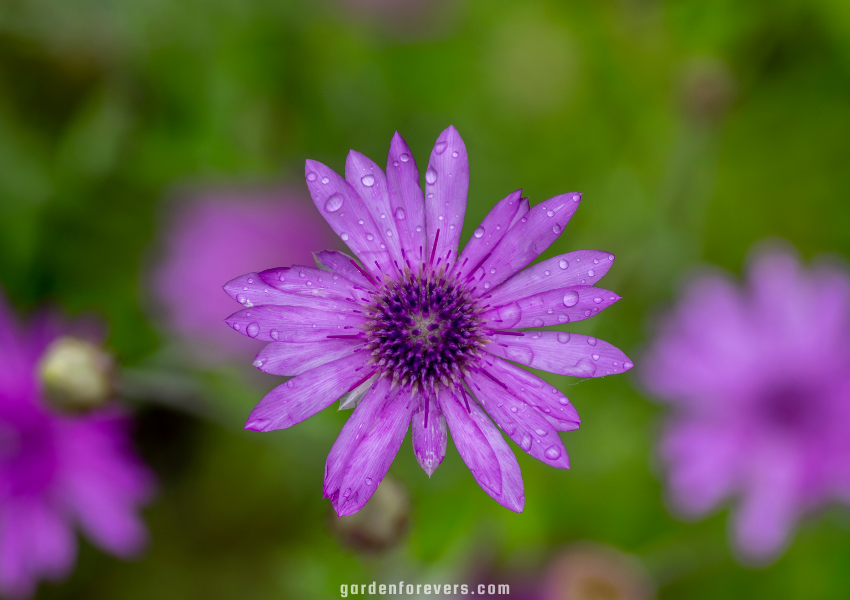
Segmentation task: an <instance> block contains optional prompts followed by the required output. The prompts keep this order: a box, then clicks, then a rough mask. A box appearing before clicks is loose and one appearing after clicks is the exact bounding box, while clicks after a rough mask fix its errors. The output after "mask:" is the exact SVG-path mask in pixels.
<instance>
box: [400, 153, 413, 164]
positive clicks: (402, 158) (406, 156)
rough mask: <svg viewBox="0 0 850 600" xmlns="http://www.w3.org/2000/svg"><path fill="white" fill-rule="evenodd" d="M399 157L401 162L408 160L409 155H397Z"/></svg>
mask: <svg viewBox="0 0 850 600" xmlns="http://www.w3.org/2000/svg"><path fill="white" fill-rule="evenodd" d="M399 158H400V159H401V162H407V161H409V160H410V155H409V154H402V155H401V156H399Z"/></svg>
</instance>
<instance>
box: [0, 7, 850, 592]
mask: <svg viewBox="0 0 850 600" xmlns="http://www.w3.org/2000/svg"><path fill="white" fill-rule="evenodd" d="M449 124H453V125H455V126H456V127H457V128H458V130H459V131H460V132H461V135H462V136H463V138H464V140H465V142H466V145H467V148H468V151H469V156H470V171H471V183H470V193H469V208H468V210H467V220H466V224H465V227H464V239H466V238H467V237H468V236H469V235H470V234H471V232H472V230H473V229H474V228H475V226H476V224H477V222H478V220H480V219H481V218H482V217H483V216H484V215H485V214H486V213H487V211H488V210H489V208H490V207H491V206H492V204H493V203H494V202H495V201H496V200H498V199H500V198H502V197H503V196H505V195H506V194H507V193H508V192H510V191H512V190H514V189H516V188H518V187H523V188H524V190H525V194H526V195H530V197H531V201H532V203H536V202H540V201H542V200H544V199H546V198H547V197H549V196H551V195H554V194H556V193H561V192H566V191H572V190H578V191H582V192H583V193H584V200H583V202H582V207H581V209H580V210H579V212H578V213H577V214H576V216H575V217H574V219H573V220H572V222H571V223H570V224H569V227H568V228H567V230H566V232H565V235H563V236H562V237H561V239H559V240H558V241H557V242H556V243H555V244H554V245H553V247H551V248H550V249H549V250H548V251H547V252H546V254H544V257H548V256H552V255H554V254H559V253H563V252H566V251H569V250H574V249H580V248H592V249H600V250H607V251H611V252H613V253H615V254H616V255H617V257H618V259H617V262H616V264H615V266H614V268H613V269H612V271H611V272H610V274H609V275H608V276H607V277H606V278H605V280H604V281H603V282H602V285H604V286H605V287H607V288H608V289H612V290H615V291H616V292H617V293H619V294H621V295H622V296H623V298H624V299H623V300H622V301H621V302H619V303H618V304H617V305H615V306H614V307H612V308H610V309H608V310H607V311H605V313H604V314H602V315H601V316H600V317H598V318H596V319H592V320H589V321H587V322H585V323H582V324H579V325H577V326H576V327H574V328H573V329H572V330H573V331H579V332H581V333H591V332H592V333H593V335H596V336H598V337H600V338H603V339H605V340H608V341H610V342H611V343H613V344H615V345H617V346H619V347H620V348H623V349H624V350H625V351H626V352H627V353H628V354H630V355H631V356H632V357H633V358H634V359H636V360H635V361H636V363H637V369H635V372H633V373H631V374H630V375H635V376H633V377H630V376H620V377H609V378H605V379H598V380H589V381H584V382H581V383H580V384H577V382H576V381H575V380H570V378H566V377H558V376H547V378H548V379H549V380H550V381H552V382H553V383H554V384H556V385H558V386H559V387H561V388H562V389H564V390H565V391H566V393H567V395H568V396H569V397H570V399H571V400H572V401H573V403H574V404H575V405H576V407H577V408H578V410H579V412H580V414H581V416H582V420H583V424H582V429H581V430H579V431H577V432H573V433H569V434H565V435H564V436H563V437H564V441H565V443H566V445H567V448H568V450H569V451H570V454H571V457H572V470H570V471H557V470H554V469H551V468H548V467H546V466H544V465H543V464H542V463H540V462H538V461H535V460H534V459H531V458H530V457H528V456H527V455H525V454H524V453H522V452H519V451H518V449H517V454H518V455H519V461H520V465H521V467H522V470H523V474H524V479H525V485H526V498H527V504H526V509H525V512H524V513H523V514H521V515H516V514H513V513H511V512H509V511H507V510H505V509H503V508H502V507H500V506H499V505H497V504H496V503H495V502H493V501H492V500H490V499H489V498H488V497H487V496H486V495H485V494H484V493H483V492H482V491H481V490H480V489H479V488H478V486H477V485H476V484H475V482H474V480H473V479H472V476H471V475H470V474H469V472H468V470H467V469H466V467H465V466H464V465H463V463H462V462H461V460H460V457H459V456H458V454H457V452H456V450H454V448H453V446H452V445H451V444H450V448H449V452H448V455H447V458H446V460H445V461H444V463H443V465H442V466H441V467H440V469H439V470H438V471H437V472H436V473H435V475H434V476H433V477H432V478H431V479H430V480H429V479H428V478H427V476H426V475H425V474H424V473H423V472H422V470H421V469H420V468H419V467H418V465H417V464H416V461H415V459H414V457H413V454H412V452H411V450H410V442H409V440H408V441H406V442H405V444H404V445H403V446H402V450H401V451H400V453H399V456H398V457H397V458H396V460H395V463H394V464H393V466H392V468H391V470H390V473H391V475H392V476H394V477H395V478H396V479H397V480H399V481H401V482H402V483H403V484H404V485H405V486H406V488H407V490H408V492H409V494H410V498H411V507H412V508H411V510H412V512H411V517H410V527H409V533H408V535H407V536H406V538H405V539H404V540H403V541H402V543H401V544H399V545H398V546H397V547H395V548H393V549H391V550H388V551H386V552H383V553H378V554H364V553H361V552H358V551H357V550H355V549H352V548H350V547H347V546H345V545H344V544H342V543H340V541H339V540H338V538H337V537H335V536H334V535H333V533H332V532H331V531H330V529H329V526H328V523H329V520H330V517H329V510H330V509H329V506H328V503H327V501H325V500H322V499H321V484H322V477H323V469H324V461H325V456H326V454H327V451H328V450H329V448H330V446H331V444H332V443H333V440H334V439H335V436H336V434H337V432H338V430H339V428H340V427H341V425H342V423H343V422H344V420H345V418H346V417H347V416H348V413H338V412H336V410H335V408H330V409H328V410H326V411H324V412H323V413H321V414H320V415H318V416H317V417H315V418H313V419H311V420H310V421H308V422H305V423H303V424H301V425H299V426H297V427H294V428H292V429H290V430H286V431H282V432H276V433H271V434H256V433H249V432H244V431H242V429H241V427H242V425H243V424H244V420H245V417H246V416H247V414H248V412H249V410H250V408H251V407H252V406H253V404H254V403H255V402H256V401H257V400H258V399H259V398H260V397H261V396H262V394H263V392H264V391H265V390H268V389H270V388H271V387H272V386H273V385H275V383H276V380H275V379H274V378H271V377H269V378H262V379H257V378H250V377H246V375H245V374H244V373H245V371H244V370H240V369H239V368H236V367H222V368H217V369H206V370H201V371H197V372H195V373H194V374H193V375H192V377H194V378H196V379H195V380H196V381H198V382H200V385H201V386H202V389H203V394H202V395H203V396H204V398H205V401H206V402H207V404H208V405H209V406H211V407H213V409H212V411H211V412H210V413H209V414H206V416H197V415H195V414H194V413H192V412H191V411H186V410H180V409H179V407H178V408H174V407H171V408H168V407H163V406H160V405H158V404H156V403H153V402H141V403H140V404H139V428H138V443H139V445H140V448H141V450H142V451H143V453H144V455H145V457H146V459H147V460H148V461H149V462H150V463H151V464H152V466H153V467H154V468H155V469H156V471H157V473H158V474H159V478H160V483H161V487H160V493H159V497H158V499H157V501H156V502H155V503H154V504H153V505H152V506H151V507H150V508H149V509H148V510H147V511H146V519H147V521H148V523H149V526H150V528H151V533H152V545H151V548H150V550H149V552H148V553H147V554H146V555H145V556H144V557H143V558H141V559H140V560H138V561H136V562H132V563H124V562H121V561H119V560H117V559H113V558H111V557H108V556H106V555H104V554H103V553H101V552H100V551H98V550H95V549H94V548H92V547H90V546H88V545H86V543H85V542H84V543H83V548H82V551H81V554H80V557H79V561H78V567H77V569H76V571H75V573H74V574H73V576H72V577H71V578H70V579H69V580H68V581H67V582H65V583H62V584H44V585H42V586H41V588H40V591H39V597H42V598H57V599H58V598H93V599H113V598H121V599H123V598H128V599H136V598H137V599H140V600H141V599H145V600H149V599H150V598H158V599H162V600H170V599H183V598H190V599H194V598H198V599H202V598H203V599H213V598H214V599H219V598H221V599H225V598H228V599H229V598H233V599H237V598H238V599H245V598H248V599H252V600H253V599H265V598H304V599H310V598H332V597H338V596H339V586H340V584H341V583H357V582H362V583H368V582H371V581H372V580H373V579H377V580H378V581H385V582H389V581H390V580H398V579H405V580H406V581H414V582H423V583H424V582H425V581H426V578H428V577H430V578H432V579H433V578H439V579H442V580H443V581H446V582H472V581H474V578H475V577H482V576H485V575H481V574H482V573H485V574H486V573H498V574H499V575H500V576H504V577H506V578H511V577H515V578H523V577H531V578H533V577H534V574H535V573H537V572H538V571H539V569H540V568H541V567H542V565H544V564H545V563H546V561H547V559H548V557H549V556H550V555H551V553H552V552H553V551H555V550H556V549H557V548H559V547H561V546H563V545H564V544H568V543H570V542H573V541H576V540H595V541H599V542H603V543H607V544H612V545H614V546H617V547H619V548H621V549H623V550H626V551H627V552H630V553H633V554H635V555H637V556H638V557H639V558H640V559H641V560H642V561H643V563H644V565H645V566H646V568H647V569H648V570H649V572H650V573H651V575H652V576H653V578H654V580H655V581H656V584H657V585H658V586H659V597H660V598H706V599H708V598H712V599H714V598H720V597H722V598H771V599H775V598H807V599H812V598H829V599H833V598H843V597H850V568H848V565H850V518H848V515H847V513H846V512H842V511H839V510H832V511H828V512H827V513H825V514H822V515H818V516H816V517H815V518H810V519H808V520H806V521H804V522H803V523H802V525H801V527H800V529H799V531H798V533H797V535H796V538H795V540H794V542H793V545H792V546H791V548H790V550H789V551H788V552H787V553H786V554H785V555H784V556H783V557H782V558H781V559H780V560H779V561H778V562H776V563H775V564H774V565H772V566H770V567H767V568H760V569H751V568H745V567H742V566H739V565H738V564H737V563H736V562H735V559H734V557H733V554H732V552H731V550H730V548H729V544H728V540H727V535H726V534H727V531H726V521H727V516H728V515H727V511H726V510H723V511H721V512H720V513H718V514H716V515H714V516H711V517H709V518H706V519H704V520H703V521H700V522H697V523H683V522H681V521H679V520H677V519H675V518H674V517H672V516H671V515H670V514H669V513H668V511H667V509H666V505H665V502H664V493H663V487H662V485H661V477H662V471H661V469H660V468H659V465H658V463H657V461H656V459H655V457H654V454H653V444H654V439H655V435H656V433H657V431H658V429H659V426H660V423H661V417H662V411H661V410H660V409H659V408H658V407H657V406H656V405H654V404H652V402H651V401H650V400H649V399H648V398H645V397H643V396H642V395H641V393H640V385H639V383H638V380H637V374H636V372H639V370H640V360H639V359H640V349H641V346H642V345H643V344H645V343H646V340H647V337H648V335H649V334H650V333H651V331H652V327H651V323H652V315H653V313H654V312H655V310H657V308H658V307H659V306H663V305H664V304H665V303H668V302H670V301H671V300H672V299H673V298H675V295H676V292H677V290H678V288H679V286H680V284H681V281H682V277H683V276H684V275H685V273H687V272H688V270H689V269H691V268H694V267H696V266H698V265H701V264H705V263H712V264H716V265H720V266H721V267H723V268H726V269H728V270H730V271H733V272H735V273H740V271H741V266H742V264H743V262H744V260H745V258H746V254H747V251H748V250H749V248H750V247H751V246H752V244H754V243H755V242H757V241H758V240H761V239H763V238H765V237H770V236H778V237H782V238H784V239H787V240H789V241H791V242H792V243H793V244H794V245H796V246H797V248H799V249H800V251H801V253H802V254H803V255H804V256H805V257H806V258H809V257H811V256H814V255H817V254H822V253H832V254H837V255H839V256H848V255H850V234H848V225H850V3H848V2H847V1H846V0H808V1H805V0H760V1H752V2H732V1H730V0H680V1H672V0H671V1H667V2H661V1H656V0H617V1H614V0H600V1H598V2H559V1H555V0H551V1H545V0H536V1H529V2H505V1H494V0H470V1H466V2H453V1H449V0H434V1H433V2H427V1H425V0H421V1H419V2H413V1H407V2H392V1H391V0H339V1H338V2H333V1H332V0H326V1H324V2H317V1H304V2H294V1H287V0H204V1H200V0H170V1H166V0H63V1H61V2H59V1H57V0H4V2H3V3H2V4H0V285H2V288H3V289H4V290H5V293H6V295H7V296H8V297H9V299H10V301H11V302H12V303H13V304H14V305H15V307H16V308H17V310H18V311H19V312H21V313H24V314H26V313H29V312H30V311H32V310H35V309H36V308H37V307H39V306H43V305H45V304H56V305H59V306H61V307H62V308H63V309H64V310H65V311H67V312H68V313H70V314H71V315H75V314H78V313H81V312H94V313H97V314H100V315H102V316H103V317H104V318H105V320H106V321H107V323H108V326H109V331H110V334H109V340H108V343H109V346H110V348H111V349H112V350H113V351H114V352H115V353H116V354H117V356H118V358H119V360H120V362H121V364H122V365H124V366H125V367H127V368H130V369H132V368H134V367H135V368H138V367H139V366H140V365H141V366H144V365H146V364H149V363H150V361H151V360H152V359H151V357H152V356H157V352H158V351H159V350H160V348H161V347H163V345H164V344H165V343H166V342H165V339H164V337H165V336H164V334H163V333H162V330H161V328H158V327H157V326H156V324H155V323H154V322H153V321H152V319H151V313H150V311H149V310H148V308H147V307H148V306H149V293H148V290H147V287H148V280H147V269H148V266H149V263H150V257H151V254H152V252H154V250H153V249H155V248H156V247H157V239H158V236H159V235H161V233H162V228H161V225H162V223H163V221H164V220H166V219H167V215H164V212H165V210H166V208H167V206H168V203H167V202H165V199H166V198H167V197H168V196H169V194H171V193H172V192H173V190H175V189H178V188H180V187H181V186H190V185H196V184H201V185H206V186H214V185H218V184H225V185H228V186H231V187H232V186H233V185H239V184H244V185H254V184H261V185H268V184H276V183H278V182H284V183H287V182H288V183H290V184H293V183H294V184H295V185H296V186H299V187H301V189H305V188H304V187H303V182H302V180H301V176H302V173H303V161H304V159H305V158H314V159H318V160H320V161H322V162H325V163H326V164H328V165H329V166H331V167H333V168H335V169H336V170H337V171H339V172H341V171H342V169H343V165H344V160H345V155H346V153H347V151H348V149H349V148H355V149H357V150H360V151H361V152H364V153H365V154H366V155H368V156H370V157H372V158H373V159H375V160H376V161H377V162H378V163H379V164H382V163H383V162H384V157H385V156H386V152H387V149H388V145H389V140H390V138H391V136H392V134H393V132H394V131H395V130H398V131H399V132H401V133H402V135H404V136H405V138H406V139H407V141H408V143H409V144H410V146H411V148H412V149H413V152H414V155H415V156H416V157H417V158H418V160H419V164H420V165H423V164H425V163H426V162H427V158H426V157H427V156H428V153H429V152H430V149H431V146H432V144H433V142H434V140H435V139H436V136H437V135H438V134H439V132H440V131H441V130H443V129H444V128H445V127H447V126H448V125H449ZM305 191H306V190H305ZM304 202H309V198H308V197H307V196H306V193H305V197H304ZM268 266H272V265H259V267H268ZM280 266H285V265H280ZM237 275H240V273H233V276H237ZM222 283H223V282H222ZM234 306H235V304H234ZM236 308H238V306H235V307H234V310H235V309H236ZM222 326H224V325H222ZM208 412H209V411H208ZM515 449H516V448H515ZM490 579H492V580H495V578H494V577H490ZM488 581H489V580H488Z"/></svg>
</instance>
